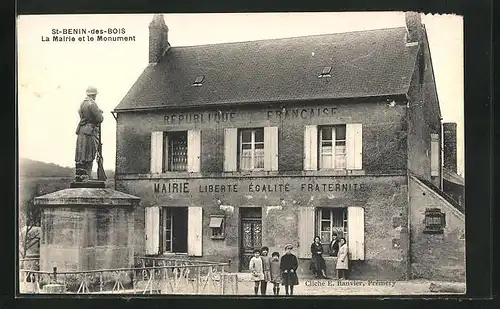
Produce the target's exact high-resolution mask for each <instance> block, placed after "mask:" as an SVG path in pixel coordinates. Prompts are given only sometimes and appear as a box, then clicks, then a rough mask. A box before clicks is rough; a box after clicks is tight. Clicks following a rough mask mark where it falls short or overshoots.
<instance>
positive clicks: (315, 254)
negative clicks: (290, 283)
mask: <svg viewBox="0 0 500 309" xmlns="http://www.w3.org/2000/svg"><path fill="white" fill-rule="evenodd" d="M311 254H312V257H311V266H310V269H311V270H312V271H313V274H314V275H315V277H316V278H318V279H320V278H323V279H328V278H327V277H326V264H325V259H324V258H323V255H322V254H323V245H321V239H320V238H319V236H316V237H314V241H313V243H312V244H311Z"/></svg>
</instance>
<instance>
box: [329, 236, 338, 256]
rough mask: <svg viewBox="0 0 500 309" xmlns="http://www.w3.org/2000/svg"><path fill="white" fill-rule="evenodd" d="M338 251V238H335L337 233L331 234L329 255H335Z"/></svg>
mask: <svg viewBox="0 0 500 309" xmlns="http://www.w3.org/2000/svg"><path fill="white" fill-rule="evenodd" d="M338 253H339V239H338V238H337V234H336V233H333V234H332V241H331V242H330V256H337V254H338Z"/></svg>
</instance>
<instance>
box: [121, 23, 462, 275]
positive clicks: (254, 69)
mask: <svg viewBox="0 0 500 309" xmlns="http://www.w3.org/2000/svg"><path fill="white" fill-rule="evenodd" d="M406 23H407V27H406V28H405V27H401V28H393V29H381V30H372V31H360V32H351V33H340V34H332V35H320V36H309V37H298V38H287V39H276V40H263V41H254V42H242V43H228V44H213V45H202V46H192V47H171V46H170V43H169V42H168V31H169V29H168V27H167V26H166V25H165V22H164V19H163V17H162V16H161V15H155V17H154V18H153V21H152V22H151V24H150V44H149V62H150V64H149V65H148V67H147V68H146V69H145V70H144V72H143V73H142V74H141V76H140V77H139V78H138V80H137V82H136V83H135V84H134V85H133V86H132V88H131V90H130V91H129V92H128V93H127V95H126V96H125V97H124V99H123V100H122V102H121V103H120V104H119V105H118V106H117V107H116V109H115V110H114V113H115V117H116V121H117V139H116V140H117V148H116V150H117V158H116V159H117V160H116V176H115V177H116V189H117V190H120V191H123V192H127V193H129V194H132V195H135V196H138V197H141V199H142V202H141V205H140V206H139V207H137V208H136V210H135V231H136V233H135V252H136V254H139V255H142V254H144V255H153V256H156V255H180V256H186V257H189V258H194V259H205V260H218V261H228V260H230V261H231V270H232V271H245V270H246V269H248V262H249V258H250V257H251V254H252V250H253V249H254V248H260V247H261V246H268V247H269V248H270V252H273V251H278V252H280V253H283V252H284V246H285V245H286V244H288V243H291V244H293V245H294V251H295V252H296V254H297V256H298V257H299V261H300V263H299V264H300V265H299V269H298V272H299V275H308V274H309V272H310V271H309V258H310V256H311V253H310V245H311V243H312V242H313V238H314V236H316V235H318V236H320V237H321V239H322V243H323V245H324V247H325V249H326V250H325V252H329V250H328V248H329V244H330V241H331V239H332V235H333V234H336V235H338V236H339V237H345V238H346V239H347V243H348V246H349V255H350V260H351V264H350V268H351V277H352V278H377V279H382V278H392V279H409V278H412V277H418V276H420V277H427V278H436V277H439V276H441V277H442V276H446V275H449V276H450V278H451V279H454V278H455V277H457V276H455V275H454V274H457V270H459V272H458V273H460V274H459V275H458V277H457V278H459V279H461V278H462V277H460V276H461V275H462V272H463V276H464V275H465V273H464V271H465V261H464V259H465V251H464V250H465V242H464V240H463V239H461V237H462V236H463V235H462V234H463V233H464V226H465V223H464V217H463V215H464V214H463V212H460V211H456V209H455V208H454V206H453V205H452V204H450V203H448V202H447V201H446V200H444V199H442V198H441V197H440V190H441V189H442V178H443V171H442V155H441V151H442V147H441V140H442V126H441V115H440V109H439V102H438V98H437V93H436V88H435V81H434V76H433V71H432V61H431V57H430V50H429V47H428V41H427V37H426V32H425V27H424V26H423V25H422V23H421V21H420V16H419V15H418V14H413V13H409V14H407V15H406ZM422 186H423V188H422ZM419 190H420V191H419ZM426 190H427V191H426ZM422 193H424V195H425V194H427V197H426V198H427V199H430V201H432V202H429V201H427V200H425V201H422V198H421V197H420V195H421V194H422ZM426 205H429V206H428V207H427V206H426ZM450 218H452V219H450ZM413 233H418V237H416V236H417V235H413ZM459 234H460V235H459ZM457 235H458V236H457ZM428 240H433V241H434V242H435V244H434V245H430V246H431V248H430V249H431V250H429V241H428ZM439 243H446V244H448V245H449V246H450V248H458V249H457V250H458V251H456V252H455V251H454V252H451V251H450V252H451V253H453V254H454V257H455V260H450V261H447V262H446V263H447V264H446V267H447V268H446V269H448V270H449V272H450V273H449V274H444V275H443V273H442V272H439V270H440V269H442V267H441V266H442V265H441V264H440V263H441V262H439V259H438V258H435V257H436V254H437V252H434V253H432V252H431V251H432V249H435V248H439V246H440V245H439ZM462 247H463V248H464V249H463V250H462V251H460V248H462ZM436 250H437V249H436ZM422 252H424V253H422ZM414 255H420V257H419V258H417V259H415V257H414ZM433 258H435V260H434V262H435V263H437V264H435V265H432V267H431V266H429V267H427V266H426V263H425V262H426V261H428V260H431V259H433ZM325 259H326V261H327V268H328V270H327V272H330V273H331V272H332V270H334V265H335V262H336V257H334V256H326V257H325ZM436 261H437V262H436ZM453 261H454V262H453Z"/></svg>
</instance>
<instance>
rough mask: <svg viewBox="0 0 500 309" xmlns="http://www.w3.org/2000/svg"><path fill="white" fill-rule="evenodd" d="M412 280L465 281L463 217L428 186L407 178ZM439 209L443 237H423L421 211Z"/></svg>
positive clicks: (429, 235) (426, 235)
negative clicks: (442, 224)
mask: <svg viewBox="0 0 500 309" xmlns="http://www.w3.org/2000/svg"><path fill="white" fill-rule="evenodd" d="M409 192H410V209H411V211H410V212H411V213H410V215H411V217H410V222H411V257H412V259H411V267H412V278H415V279H419V278H425V279H432V280H450V281H464V280H465V215H464V214H463V213H461V212H459V211H458V210H457V209H456V208H454V207H453V206H451V205H450V204H449V203H446V201H444V200H443V199H440V198H439V197H438V196H437V194H435V193H434V192H433V191H432V190H430V189H429V188H428V187H426V186H424V185H423V184H422V183H420V182H419V181H417V180H415V179H413V178H410V186H409ZM426 208H439V209H441V211H442V212H444V213H445V216H446V226H445V228H444V233H443V234H426V233H424V232H423V231H424V228H425V222H424V219H425V209H426Z"/></svg>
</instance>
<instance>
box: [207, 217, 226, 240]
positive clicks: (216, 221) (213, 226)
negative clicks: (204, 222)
mask: <svg viewBox="0 0 500 309" xmlns="http://www.w3.org/2000/svg"><path fill="white" fill-rule="evenodd" d="M224 221H225V220H224V216H223V215H212V216H210V225H209V227H210V230H211V238H212V239H224Z"/></svg>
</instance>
